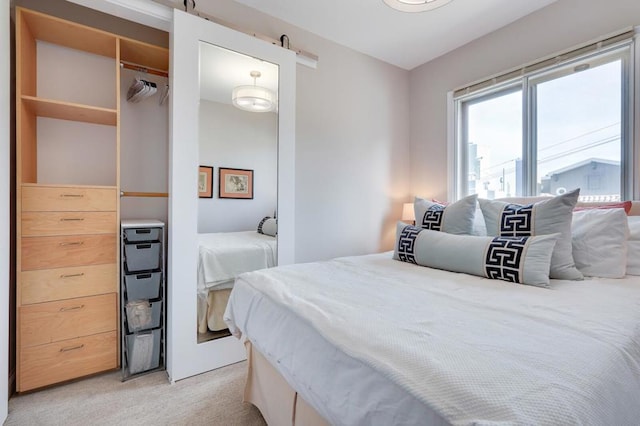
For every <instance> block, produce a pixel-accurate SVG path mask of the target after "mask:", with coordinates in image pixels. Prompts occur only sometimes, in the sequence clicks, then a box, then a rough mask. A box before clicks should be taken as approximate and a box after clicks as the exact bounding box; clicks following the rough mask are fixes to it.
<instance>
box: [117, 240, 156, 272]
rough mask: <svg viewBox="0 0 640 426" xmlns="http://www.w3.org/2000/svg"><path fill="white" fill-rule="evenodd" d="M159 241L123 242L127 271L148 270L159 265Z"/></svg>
mask: <svg viewBox="0 0 640 426" xmlns="http://www.w3.org/2000/svg"><path fill="white" fill-rule="evenodd" d="M160 246H161V243H159V242H156V243H140V244H125V246H124V255H125V262H126V265H127V271H129V272H137V271H149V270H152V269H158V268H159V267H160Z"/></svg>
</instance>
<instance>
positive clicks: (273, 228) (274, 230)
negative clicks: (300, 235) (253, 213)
mask: <svg viewBox="0 0 640 426" xmlns="http://www.w3.org/2000/svg"><path fill="white" fill-rule="evenodd" d="M258 234H264V235H270V236H272V237H275V236H276V235H278V221H277V220H276V219H274V218H272V217H270V216H266V217H264V218H263V219H262V220H261V221H260V223H259V224H258Z"/></svg>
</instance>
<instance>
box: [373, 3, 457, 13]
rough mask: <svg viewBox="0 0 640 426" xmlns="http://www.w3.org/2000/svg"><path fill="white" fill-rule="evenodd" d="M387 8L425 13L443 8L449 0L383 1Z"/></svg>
mask: <svg viewBox="0 0 640 426" xmlns="http://www.w3.org/2000/svg"><path fill="white" fill-rule="evenodd" d="M383 1H384V2H385V3H386V4H387V5H388V6H389V7H392V8H394V9H396V10H399V11H401V12H425V11H427V10H432V9H436V8H438V7H440V6H444V5H445V4H447V3H449V2H450V1H451V0H383Z"/></svg>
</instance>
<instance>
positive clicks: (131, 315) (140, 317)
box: [125, 300, 162, 333]
mask: <svg viewBox="0 0 640 426" xmlns="http://www.w3.org/2000/svg"><path fill="white" fill-rule="evenodd" d="M125 312H126V313H127V328H128V330H129V333H133V332H135V331H142V330H150V329H152V328H157V327H159V326H160V316H161V314H162V300H158V301H156V302H151V303H148V302H141V303H140V302H128V303H127V306H126V307H125Z"/></svg>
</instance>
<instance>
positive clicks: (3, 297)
mask: <svg viewBox="0 0 640 426" xmlns="http://www.w3.org/2000/svg"><path fill="white" fill-rule="evenodd" d="M9 22H10V20H9V1H8V0H2V1H0V52H7V54H6V55H5V54H2V55H0V129H1V130H0V170H2V174H0V200H3V201H2V203H0V206H2V207H1V208H0V423H2V422H4V420H5V419H6V418H7V410H8V408H7V406H8V400H9V396H8V381H9V377H8V374H9V297H8V296H9V244H10V241H11V240H10V238H9V226H10V223H9V215H10V211H9V209H10V203H9V194H10V191H9V186H10V184H11V177H10V170H11V167H10V159H11V155H10V143H9V139H10V136H9V117H10V111H9V102H10V89H9V87H10V84H11V80H10V72H9V70H10V62H11V61H10V57H9V54H8V52H10V50H11V49H10V45H9V42H10V40H11V37H10V25H9Z"/></svg>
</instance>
